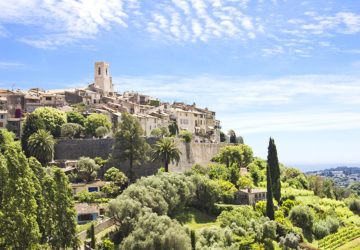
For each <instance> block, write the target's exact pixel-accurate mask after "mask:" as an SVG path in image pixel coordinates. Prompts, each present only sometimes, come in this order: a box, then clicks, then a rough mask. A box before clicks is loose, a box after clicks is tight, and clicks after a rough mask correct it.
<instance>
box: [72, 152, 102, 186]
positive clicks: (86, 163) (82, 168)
mask: <svg viewBox="0 0 360 250" xmlns="http://www.w3.org/2000/svg"><path fill="white" fill-rule="evenodd" d="M76 168H77V170H78V176H79V177H80V178H81V179H82V180H84V181H87V182H90V181H92V180H94V179H95V178H96V176H97V171H98V170H99V169H100V166H99V165H97V164H96V163H95V161H94V160H93V159H91V158H89V157H80V159H79V161H78V163H77V167H76Z"/></svg>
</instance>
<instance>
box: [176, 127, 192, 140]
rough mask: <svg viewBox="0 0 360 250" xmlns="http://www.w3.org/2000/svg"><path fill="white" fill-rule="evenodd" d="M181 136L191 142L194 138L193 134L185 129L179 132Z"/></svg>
mask: <svg viewBox="0 0 360 250" xmlns="http://www.w3.org/2000/svg"><path fill="white" fill-rule="evenodd" d="M179 136H180V137H181V138H182V139H183V140H184V142H186V143H189V142H191V140H192V134H191V133H190V132H189V131H187V130H183V131H181V132H180V133H179Z"/></svg>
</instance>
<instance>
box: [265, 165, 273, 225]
mask: <svg viewBox="0 0 360 250" xmlns="http://www.w3.org/2000/svg"><path fill="white" fill-rule="evenodd" d="M270 171H271V170H270V166H269V164H267V165H266V191H267V194H266V215H267V217H269V219H270V220H274V219H275V214H274V202H273V194H272V187H271V184H272V182H271V174H270Z"/></svg>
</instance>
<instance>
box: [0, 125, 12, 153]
mask: <svg viewBox="0 0 360 250" xmlns="http://www.w3.org/2000/svg"><path fill="white" fill-rule="evenodd" d="M14 138H15V134H14V133H13V132H9V131H8V130H7V129H0V152H4V151H5V150H6V148H7V147H8V146H9V145H11V144H12V143H14Z"/></svg>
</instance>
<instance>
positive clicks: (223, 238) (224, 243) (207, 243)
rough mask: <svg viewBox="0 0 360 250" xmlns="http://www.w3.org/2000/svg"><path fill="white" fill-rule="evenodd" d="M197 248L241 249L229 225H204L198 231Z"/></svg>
mask: <svg viewBox="0 0 360 250" xmlns="http://www.w3.org/2000/svg"><path fill="white" fill-rule="evenodd" d="M196 236H197V241H196V245H195V249H234V250H235V249H239V245H238V244H237V242H236V239H235V237H234V236H233V232H232V231H231V229H230V228H229V227H226V228H220V227H215V226H212V227H204V228H202V229H201V230H200V231H198V233H197V235H196Z"/></svg>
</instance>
